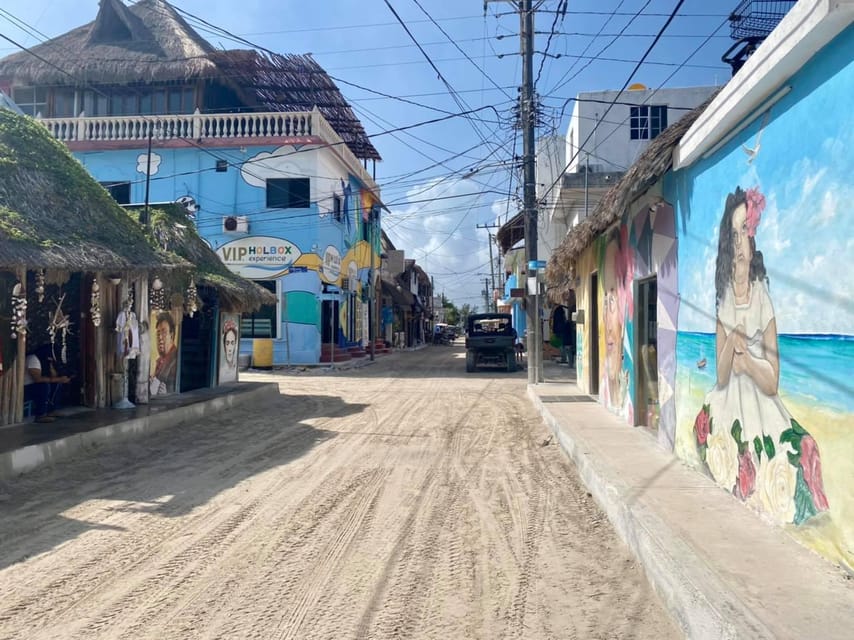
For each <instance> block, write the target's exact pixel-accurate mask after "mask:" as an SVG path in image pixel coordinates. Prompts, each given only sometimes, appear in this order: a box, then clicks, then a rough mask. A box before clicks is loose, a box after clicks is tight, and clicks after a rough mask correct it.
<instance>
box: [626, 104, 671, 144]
mask: <svg viewBox="0 0 854 640" xmlns="http://www.w3.org/2000/svg"><path fill="white" fill-rule="evenodd" d="M666 128H667V105H666V104H660V105H639V106H637V107H629V137H630V138H631V139H632V140H652V139H653V138H655V137H656V136H658V134H660V133H661V132H662V131H664V130H665V129H666Z"/></svg>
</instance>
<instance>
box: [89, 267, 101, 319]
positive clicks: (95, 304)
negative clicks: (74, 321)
mask: <svg viewBox="0 0 854 640" xmlns="http://www.w3.org/2000/svg"><path fill="white" fill-rule="evenodd" d="M89 315H91V316H92V324H93V325H95V326H96V327H100V326H101V285H99V284H98V278H95V279H94V280H92V296H91V298H90V301H89Z"/></svg>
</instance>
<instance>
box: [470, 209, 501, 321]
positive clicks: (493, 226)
mask: <svg viewBox="0 0 854 640" xmlns="http://www.w3.org/2000/svg"><path fill="white" fill-rule="evenodd" d="M475 226H476V227H477V228H478V229H486V230H487V231H486V232H487V233H488V234H489V270H490V273H491V274H492V280H491V283H492V290H493V291H495V261H494V260H493V259H492V239H493V238H496V237H497V236H494V235H492V232H491V231H489V229H497V228H498V227H499V225H497V224H478V225H475ZM490 308H491V309H492V310H493V311H496V312H497V311H498V302H497V301H493V302H492V304H489V305H487V308H486V310H487V311H489V309H490Z"/></svg>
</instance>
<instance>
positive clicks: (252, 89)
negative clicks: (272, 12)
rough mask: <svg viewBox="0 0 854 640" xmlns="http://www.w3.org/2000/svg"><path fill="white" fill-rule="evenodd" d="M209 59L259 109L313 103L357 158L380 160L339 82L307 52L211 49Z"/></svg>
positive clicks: (308, 108) (310, 106) (309, 106)
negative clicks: (306, 53)
mask: <svg viewBox="0 0 854 640" xmlns="http://www.w3.org/2000/svg"><path fill="white" fill-rule="evenodd" d="M210 58H211V60H213V61H214V62H215V63H216V65H217V67H218V69H219V70H220V72H221V73H222V74H223V76H225V77H227V78H230V79H231V81H232V82H233V83H235V84H237V85H238V86H239V87H240V89H241V90H242V91H243V92H244V93H245V94H246V95H247V96H249V97H250V98H252V99H254V100H255V102H256V104H257V105H258V106H259V107H261V108H262V109H263V110H265V111H311V110H312V109H314V108H315V107H316V108H317V109H318V111H320V113H321V114H322V115H323V117H324V118H325V119H326V121H327V122H329V124H330V125H331V126H332V128H333V129H334V130H335V132H336V133H337V134H338V135H339V136H341V139H342V140H344V142H345V143H347V146H348V147H350V150H351V151H352V152H353V154H354V155H355V156H356V157H357V158H363V159H368V160H380V159H381V158H380V155H379V153H378V152H377V150H376V148H374V145H373V144H371V141H370V139H369V138H368V136H367V134H366V133H365V128H364V127H363V126H362V123H361V122H360V121H359V119H358V118H357V117H356V114H355V113H353V109H352V108H351V107H350V104H349V103H348V102H347V100H346V99H345V98H344V96H343V95H342V94H341V91H340V90H339V89H338V86H337V85H336V84H335V82H334V81H333V80H332V78H330V77H329V75H328V74H327V73H326V72H325V71H324V70H323V67H321V66H320V65H319V64H317V62H316V61H315V60H314V58H312V57H311V55H297V54H288V55H280V54H275V55H274V54H270V53H263V52H259V51H254V50H243V49H235V50H230V51H217V52H214V53H212V54H211V56H210Z"/></svg>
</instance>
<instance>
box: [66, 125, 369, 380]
mask: <svg viewBox="0 0 854 640" xmlns="http://www.w3.org/2000/svg"><path fill="white" fill-rule="evenodd" d="M166 144H174V143H160V142H159V141H157V140H155V141H154V142H153V144H152V154H151V163H150V165H149V163H148V157H147V149H145V148H141V149H130V150H127V149H116V150H97V151H78V152H75V156H76V157H77V158H78V159H79V160H80V161H81V162H82V163H83V164H84V165H85V166H86V168H87V169H88V170H89V171H90V173H91V174H92V175H93V176H94V177H95V178H96V179H97V180H98V181H101V182H130V183H131V193H130V199H131V202H132V203H142V202H144V201H145V195H146V182H148V191H149V194H148V200H149V202H150V203H157V202H174V201H176V200H178V199H179V198H181V197H189V198H192V199H193V201H194V202H195V203H196V205H198V210H197V211H196V212H195V215H194V220H192V221H191V222H189V223H190V224H195V225H196V227H197V229H198V231H199V234H200V235H201V236H202V238H204V239H205V240H206V241H207V242H208V244H209V245H210V246H211V248H212V249H214V250H218V251H219V253H220V254H221V257H224V258H226V260H225V261H226V263H227V264H229V263H228V256H235V255H238V254H237V253H236V252H235V251H232V250H231V249H236V248H237V247H236V245H237V244H241V243H242V244H243V245H245V246H246V247H248V249H247V251H246V252H245V253H255V252H256V249H257V254H258V255H259V256H260V255H261V254H262V252H263V253H264V254H267V253H271V254H273V257H272V258H269V257H267V256H264V257H263V258H260V257H259V262H256V263H252V264H240V265H234V264H229V267H230V268H232V269H234V270H236V271H237V272H238V273H241V275H244V276H245V277H248V278H253V279H276V280H279V281H280V285H279V290H280V293H281V295H282V296H284V297H285V299H283V300H282V304H280V316H281V317H280V322H281V325H280V327H279V332H278V335H279V339H277V340H276V342H275V343H274V362H275V363H277V364H282V363H285V362H291V363H306V364H310V363H316V362H318V360H319V356H320V335H321V333H320V297H321V293H322V291H323V289H324V285H326V286H327V289H328V291H327V293H326V294H324V295H325V296H326V297H329V296H330V295H331V296H332V297H337V298H338V299H339V300H340V301H342V302H343V301H344V299H345V298H346V296H348V295H349V296H354V297H355V296H360V295H361V294H362V290H363V288H364V287H367V286H368V281H369V274H370V273H371V265H372V263H376V261H378V258H376V256H377V255H378V254H379V251H378V249H377V247H378V246H379V236H380V233H379V225H380V221H379V218H377V223H376V227H377V228H376V229H375V230H373V233H371V232H370V231H371V230H370V225H367V223H366V220H365V217H366V215H363V213H364V212H366V211H369V210H370V209H371V208H372V206H373V205H374V204H376V203H375V202H374V201H373V200H372V199H371V197H370V196H369V195H368V193H367V192H366V191H365V190H364V189H363V187H362V185H361V184H360V182H359V181H358V180H357V179H356V178H355V177H353V176H352V175H349V174H347V173H346V172H341V173H340V174H336V169H335V167H341V166H343V165H342V164H341V163H340V162H339V161H337V160H330V157H329V155H328V154H327V155H324V154H323V151H318V150H317V149H315V148H309V147H305V146H301V147H300V146H280V147H274V146H264V147H250V148H246V147H241V146H234V147H208V148H200V147H199V146H191V147H187V146H181V147H177V148H175V147H171V146H169V147H167V146H164V145H166ZM217 160H225V161H226V162H227V163H228V164H227V167H226V170H225V171H222V172H219V171H216V170H215V167H216V163H217ZM149 166H150V176H149V179H148V181H146V171H147V170H148V168H149ZM288 177H308V178H310V181H311V205H310V207H307V208H299V209H268V208H267V207H266V183H265V180H266V179H267V178H288ZM333 194H334V195H337V196H339V197H340V198H341V201H342V207H343V214H344V215H343V217H342V218H341V220H336V219H335V217H334V215H333V214H332V211H333ZM232 215H234V216H245V217H246V218H247V219H248V221H249V232H248V234H234V233H228V232H225V231H224V230H223V226H222V221H223V218H224V217H226V216H232ZM366 225H367V226H366ZM365 229H367V230H368V232H367V233H365ZM365 237H367V242H365V241H364V238H365ZM229 243H231V244H229ZM372 257H373V259H372ZM262 259H263V260H272V262H260V260H262ZM294 267H295V268H294ZM342 276H345V277H350V278H351V279H352V280H353V281H354V282H352V283H351V286H350V289H351V292H350V293H343V292H341V291H340V285H341V277H342ZM341 307H342V308H345V307H346V305H345V304H342V305H341ZM285 310H287V312H286V311H285ZM286 315H287V317H285V316H286ZM341 320H342V326H343V327H346V326H347V323H346V321H345V320H346V318H341ZM286 331H287V334H285V332H286ZM284 335H288V336H289V338H290V353H289V354H288V345H287V344H286V343H285V341H284V339H283V336H284ZM346 337H347V339H348V340H357V339H358V336H346ZM247 349H249V347H248V346H247V345H242V351H244V352H245V351H247ZM249 350H251V349H249Z"/></svg>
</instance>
